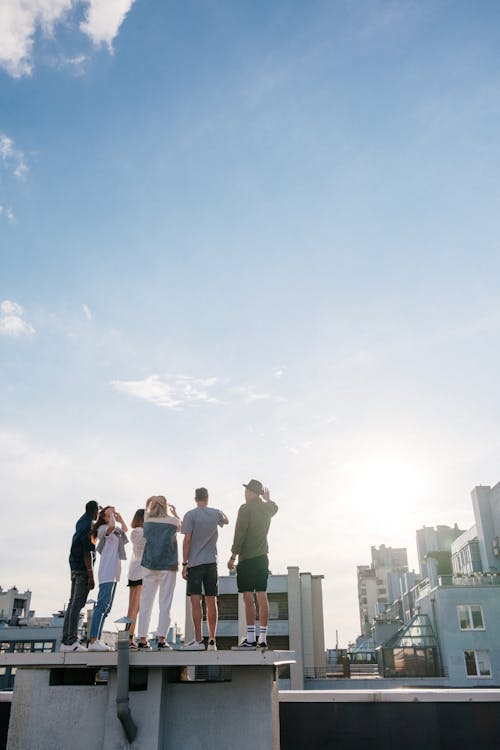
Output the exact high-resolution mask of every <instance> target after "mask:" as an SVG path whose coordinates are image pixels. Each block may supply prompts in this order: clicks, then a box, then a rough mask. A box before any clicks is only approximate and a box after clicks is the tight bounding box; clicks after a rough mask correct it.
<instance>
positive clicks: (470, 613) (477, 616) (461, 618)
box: [457, 604, 484, 630]
mask: <svg viewBox="0 0 500 750" xmlns="http://www.w3.org/2000/svg"><path fill="white" fill-rule="evenodd" d="M457 614H458V622H459V624H460V630H484V620H483V610H482V609H481V606H480V605H479V604H459V605H458V607H457Z"/></svg>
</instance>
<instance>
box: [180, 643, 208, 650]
mask: <svg viewBox="0 0 500 750" xmlns="http://www.w3.org/2000/svg"><path fill="white" fill-rule="evenodd" d="M180 650H181V651H205V644H204V643H203V641H189V643H184V645H183V646H181V648H180Z"/></svg>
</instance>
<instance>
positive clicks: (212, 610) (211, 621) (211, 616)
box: [193, 596, 218, 640]
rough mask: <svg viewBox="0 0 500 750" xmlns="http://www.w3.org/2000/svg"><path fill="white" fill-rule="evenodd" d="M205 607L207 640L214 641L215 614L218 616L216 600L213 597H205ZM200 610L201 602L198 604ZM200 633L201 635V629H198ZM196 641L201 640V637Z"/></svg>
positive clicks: (215, 628)
mask: <svg viewBox="0 0 500 750" xmlns="http://www.w3.org/2000/svg"><path fill="white" fill-rule="evenodd" d="M205 605H206V608H207V622H208V638H209V640H215V633H216V631H217V614H218V613H217V598H216V597H215V596H206V597H205ZM200 609H201V602H200ZM193 619H194V618H193ZM200 624H201V623H200ZM200 633H201V628H200ZM198 640H201V637H200V639H198Z"/></svg>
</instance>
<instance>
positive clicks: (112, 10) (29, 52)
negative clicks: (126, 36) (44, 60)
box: [0, 0, 135, 78]
mask: <svg viewBox="0 0 500 750" xmlns="http://www.w3.org/2000/svg"><path fill="white" fill-rule="evenodd" d="M134 1H135V0H0V67H2V68H4V69H5V70H6V71H7V72H8V73H9V74H10V75H12V76H13V77H14V78H20V77H22V76H26V75H30V74H31V73H32V71H33V64H34V63H33V52H34V40H35V38H36V35H37V33H39V32H40V31H41V32H42V33H43V34H45V36H51V35H53V34H54V31H55V27H56V26H57V25H58V24H64V23H65V22H66V19H67V18H68V15H69V12H70V11H71V10H75V9H78V8H84V9H85V18H84V20H83V21H82V22H81V24H80V30H81V31H82V32H83V33H84V34H86V35H87V36H88V37H90V39H91V40H92V42H93V43H94V44H95V45H96V46H99V45H101V44H105V45H106V46H107V47H108V49H109V50H111V49H112V43H113V40H114V38H115V37H116V35H117V34H118V31H119V29H120V26H121V25H122V23H123V21H124V19H125V16H126V15H127V13H128V11H129V10H130V8H131V7H132V5H133V4H134ZM85 59H86V58H85V56H84V55H81V54H80V55H78V54H77V55H75V56H69V57H65V58H64V60H65V61H66V62H67V64H70V65H73V66H75V68H76V69H79V68H80V66H81V64H82V63H83V62H84V61H85Z"/></svg>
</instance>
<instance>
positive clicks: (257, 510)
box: [227, 479, 278, 649]
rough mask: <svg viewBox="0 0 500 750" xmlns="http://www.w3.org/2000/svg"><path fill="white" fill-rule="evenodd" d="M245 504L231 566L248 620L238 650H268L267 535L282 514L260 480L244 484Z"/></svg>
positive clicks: (230, 559) (237, 527) (237, 530)
mask: <svg viewBox="0 0 500 750" xmlns="http://www.w3.org/2000/svg"><path fill="white" fill-rule="evenodd" d="M243 487H244V488H245V503H244V504H243V505H242V506H241V507H240V509H239V511H238V518H237V519H236V528H235V530H234V540H233V546H232V547H231V557H230V558H229V561H228V563H227V567H228V568H229V570H232V569H233V568H234V565H235V560H236V558H237V557H238V565H237V566H236V575H237V579H236V580H237V584H238V591H239V592H240V593H242V594H243V601H244V603H245V615H246V621H247V637H246V638H245V639H244V640H243V641H242V642H241V643H240V645H239V646H238V647H237V648H239V649H256V648H257V646H258V647H259V648H262V649H266V648H267V622H268V619H269V604H268V601H267V593H266V592H267V577H268V574H269V559H268V556H267V553H268V551H269V548H268V544H267V533H268V531H269V526H270V525H271V518H272V517H273V516H274V515H275V514H276V513H277V512H278V506H277V505H276V503H274V502H273V501H272V500H271V495H270V492H269V490H268V488H267V487H263V486H262V482H259V481H258V479H251V480H250V481H249V483H248V484H244V485H243ZM254 592H255V594H256V596H257V602H258V604H259V642H258V643H257V640H256V633H255V619H256V611H255V601H254Z"/></svg>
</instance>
